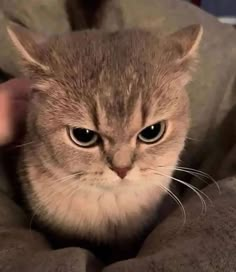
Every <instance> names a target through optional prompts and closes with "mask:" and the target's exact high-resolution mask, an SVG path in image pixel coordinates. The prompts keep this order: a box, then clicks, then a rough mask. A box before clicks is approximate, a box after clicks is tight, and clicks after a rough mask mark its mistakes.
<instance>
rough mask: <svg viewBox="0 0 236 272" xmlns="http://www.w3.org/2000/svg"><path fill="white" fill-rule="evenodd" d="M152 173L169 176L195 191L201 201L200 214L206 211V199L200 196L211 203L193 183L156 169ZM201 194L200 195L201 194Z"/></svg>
mask: <svg viewBox="0 0 236 272" xmlns="http://www.w3.org/2000/svg"><path fill="white" fill-rule="evenodd" d="M154 174H156V175H161V176H163V177H166V178H169V179H172V180H174V181H177V182H179V183H181V184H183V185H185V186H186V187H188V188H189V189H191V190H192V191H193V192H195V193H196V194H197V196H198V197H199V199H200V201H201V203H202V214H205V213H206V211H207V205H206V201H205V200H204V198H203V197H202V195H203V196H205V197H206V198H207V199H208V200H209V201H210V202H211V203H212V200H211V199H210V198H209V196H208V195H206V194H205V193H204V192H202V191H201V190H199V189H198V188H197V187H195V186H193V185H190V184H188V183H187V182H185V181H183V180H180V179H177V178H174V177H171V176H169V175H166V174H164V173H161V172H159V171H156V170H155V172H154ZM201 194H202V195H201Z"/></svg>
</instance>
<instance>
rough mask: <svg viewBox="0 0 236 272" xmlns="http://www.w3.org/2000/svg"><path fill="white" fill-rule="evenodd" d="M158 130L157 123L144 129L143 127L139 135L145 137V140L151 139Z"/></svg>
mask: <svg viewBox="0 0 236 272" xmlns="http://www.w3.org/2000/svg"><path fill="white" fill-rule="evenodd" d="M160 130H161V124H160V123H158V124H155V125H152V126H150V127H148V128H146V129H144V130H143V131H142V132H141V135H142V137H143V138H145V139H147V140H151V139H153V138H155V137H156V136H157V135H158V134H159V132H160Z"/></svg>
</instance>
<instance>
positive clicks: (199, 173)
mask: <svg viewBox="0 0 236 272" xmlns="http://www.w3.org/2000/svg"><path fill="white" fill-rule="evenodd" d="M158 167H162V168H166V169H168V168H169V169H173V170H175V171H179V172H186V173H189V174H191V175H193V176H194V177H196V178H199V179H200V180H202V181H204V182H207V181H206V180H205V179H204V178H206V179H208V180H210V181H212V182H213V183H214V184H215V186H216V187H217V189H218V191H219V193H220V194H221V189H220V186H219V184H218V183H217V182H216V180H215V179H214V178H213V177H212V176H210V175H209V174H207V173H205V172H203V171H200V170H196V169H194V168H188V167H182V166H176V167H175V166H158ZM199 176H200V177H199ZM207 183H208V182H207ZM208 184H209V183H208Z"/></svg>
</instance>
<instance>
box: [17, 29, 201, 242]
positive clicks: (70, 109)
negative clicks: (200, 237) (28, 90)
mask: <svg viewBox="0 0 236 272" xmlns="http://www.w3.org/2000/svg"><path fill="white" fill-rule="evenodd" d="M22 33H23V34H22ZM22 33H21V34H19V33H18V35H17V33H16V37H17V39H18V41H17V43H18V42H19V43H21V44H22V45H25V50H26V51H27V54H25V53H24V50H23V53H22V48H21V49H20V51H21V53H22V55H23V56H22V58H23V61H24V62H23V67H24V71H25V74H26V75H27V76H28V77H30V78H31V79H32V80H34V86H33V88H34V89H35V90H36V91H35V92H34V93H33V95H32V99H31V106H30V111H29V114H28V122H27V135H26V141H28V142H33V144H29V145H26V146H25V148H24V151H23V158H24V163H23V166H22V167H24V168H25V169H26V175H25V176H24V177H23V179H22V181H23V183H24V190H25V194H26V197H27V199H28V202H29V204H30V206H31V208H32V210H33V211H34V213H35V214H36V215H37V216H38V217H39V218H41V219H42V220H44V221H45V222H46V223H47V224H48V225H50V226H52V227H53V228H54V229H56V230H58V231H61V232H62V233H70V234H73V235H75V236H78V237H83V238H85V239H88V240H96V241H100V242H101V241H102V242H109V243H111V242H112V241H114V240H122V239H127V238H132V237H135V236H136V235H137V234H138V233H139V232H140V231H142V229H143V227H144V226H145V225H148V224H149V223H150V222H151V221H152V220H153V218H154V217H155V212H156V209H157V207H158V205H159V203H160V201H161V199H162V196H163V194H164V191H163V189H162V188H161V187H160V186H159V185H162V186H166V187H168V186H169V183H170V179H169V178H166V177H165V176H161V175H157V174H156V173H155V170H156V171H158V170H159V171H161V172H162V173H163V174H164V175H167V176H170V175H171V174H172V170H170V168H160V167H161V166H169V167H170V166H171V167H174V166H175V165H176V163H177V160H178V157H179V154H180V152H181V150H182V148H183V146H184V141H185V137H186V133H187V129H188V119H189V118H188V99H187V95H186V93H185V90H184V89H185V85H186V84H187V82H188V81H189V79H190V70H191V68H192V64H193V63H194V60H195V53H196V52H195V51H196V50H195V49H196V48H197V45H195V44H196V43H198V41H197V39H198V37H199V35H200V34H199V33H200V28H199V27H196V26H193V27H192V28H191V27H190V28H186V29H185V30H183V31H182V32H181V31H180V32H179V34H177V35H172V36H167V37H157V36H155V35H153V34H151V33H149V32H147V31H144V30H137V29H132V30H124V31H118V32H113V33H108V32H102V31H82V32H75V33H71V34H65V35H64V36H60V37H54V38H51V39H49V41H46V42H42V39H40V44H38V45H36V42H35V41H34V40H32V39H31V38H30V36H29V35H28V34H27V33H25V32H24V31H23V32H22ZM15 40H16V39H15ZM195 47H196V48H195ZM29 55H30V58H29V57H28V56H29ZM162 120H167V121H168V127H167V132H166V136H164V138H163V139H162V140H161V141H160V142H159V143H156V144H153V145H145V144H140V143H138V142H137V135H138V133H139V132H140V131H141V130H142V129H144V128H145V127H146V126H149V125H152V124H154V123H156V122H159V121H162ZM67 126H75V127H85V128H88V129H92V130H95V131H97V132H98V133H99V134H100V135H101V137H102V138H103V143H102V144H101V145H100V146H99V147H95V148H88V149H85V148H79V147H76V146H75V145H74V144H73V143H72V142H71V141H70V140H69V137H68V135H67V133H66V129H65V128H66V127H67ZM111 164H112V165H115V166H117V167H125V166H127V165H128V166H132V169H131V170H130V172H129V173H128V175H127V178H125V179H124V180H121V179H119V178H118V177H117V175H116V174H115V173H114V172H113V171H112V170H111V169H110V165H111Z"/></svg>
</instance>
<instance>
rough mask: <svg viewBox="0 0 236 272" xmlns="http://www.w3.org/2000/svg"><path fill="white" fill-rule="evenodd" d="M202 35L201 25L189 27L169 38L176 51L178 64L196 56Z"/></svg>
mask: <svg viewBox="0 0 236 272" xmlns="http://www.w3.org/2000/svg"><path fill="white" fill-rule="evenodd" d="M202 34H203V27H202V26H201V25H190V26H188V27H185V28H183V29H181V30H179V31H177V32H175V33H173V34H171V35H170V36H169V39H170V40H171V41H172V42H173V43H172V44H174V46H175V49H176V50H178V60H179V61H180V62H182V61H185V60H188V59H194V58H195V57H196V56H197V52H198V48H199V44H200V41H201V39H202Z"/></svg>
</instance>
